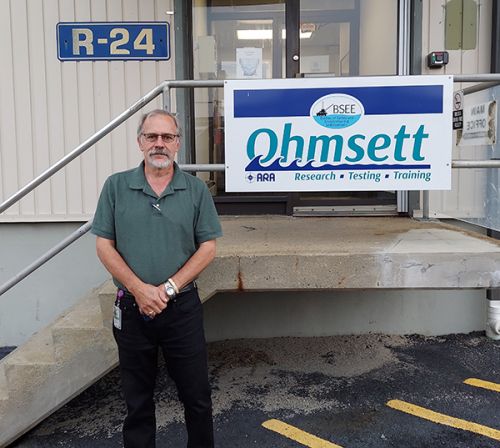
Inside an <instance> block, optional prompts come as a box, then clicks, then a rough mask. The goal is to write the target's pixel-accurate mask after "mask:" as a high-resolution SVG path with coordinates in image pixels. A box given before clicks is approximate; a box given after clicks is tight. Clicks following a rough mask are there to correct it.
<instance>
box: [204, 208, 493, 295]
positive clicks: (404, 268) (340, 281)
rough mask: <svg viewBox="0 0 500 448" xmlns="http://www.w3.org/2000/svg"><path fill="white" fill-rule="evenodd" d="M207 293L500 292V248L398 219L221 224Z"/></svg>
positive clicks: (453, 230)
mask: <svg viewBox="0 0 500 448" xmlns="http://www.w3.org/2000/svg"><path fill="white" fill-rule="evenodd" d="M222 221H223V228H224V237H223V238H221V239H220V240H219V244H218V255H217V259H216V260H215V262H214V263H213V264H212V265H211V266H210V267H209V268H208V269H207V271H206V272H205V273H204V275H203V276H202V278H201V279H200V282H199V283H200V288H201V290H202V291H205V292H206V293H205V294H203V296H205V298H208V296H207V294H209V293H208V291H214V292H215V291H228V290H239V291H242V290H245V291H266V290H276V289H279V290H310V289H316V290H321V289H330V290H331V289H344V288H345V289H358V288H359V289H372V288H377V289H378V288H380V289H386V288H434V289H436V288H437V289H441V288H445V289H448V288H451V289H453V288H494V287H498V286H500V242H498V241H497V240H494V239H491V238H487V237H483V236H481V235H478V234H477V233H473V232H469V231H466V230H462V229H459V228H457V227H455V226H451V225H447V224H443V223H441V222H437V221H432V222H422V221H417V220H414V219H409V218H403V217H396V218H395V217H386V218H379V217H377V218H373V217H370V218H368V217H366V218H365V217H364V218H294V217H287V216H258V217H248V216H245V217H224V218H223V219H222Z"/></svg>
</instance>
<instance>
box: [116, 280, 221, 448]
mask: <svg viewBox="0 0 500 448" xmlns="http://www.w3.org/2000/svg"><path fill="white" fill-rule="evenodd" d="M120 308H121V310H122V329H121V330H118V329H117V328H114V327H113V332H114V336H115V340H116V342H117V344H118V354H119V360H120V373H121V380H122V389H123V393H124V396H125V401H126V404H127V411H128V412H127V417H126V418H125V422H124V425H123V440H124V447H125V448H136V447H137V448H152V447H155V444H156V417H155V403H154V399H153V392H154V387H155V380H156V373H157V360H158V348H161V350H162V352H163V356H164V358H165V362H166V367H167V370H168V373H169V375H170V377H171V378H172V379H173V380H174V382H175V384H176V386H177V391H178V394H179V398H180V400H181V402H182V403H183V405H184V417H185V420H186V428H187V432H188V444H187V446H188V448H195V447H196V448H202V447H203V448H205V447H207V448H208V447H213V446H214V440H213V423H212V401H211V397H210V385H209V383H208V366H207V350H206V342H205V335H204V330H203V307H202V305H201V302H200V299H199V296H198V292H197V290H196V289H193V290H191V291H189V292H186V293H184V294H180V295H179V296H178V297H177V298H176V299H175V301H170V302H169V304H168V306H167V308H166V309H165V310H164V311H163V312H162V313H161V314H159V315H157V316H156V317H155V318H154V319H152V320H144V317H143V316H142V315H141V314H140V312H139V309H138V307H137V305H136V304H135V301H134V299H133V297H131V296H128V295H126V296H125V297H123V298H122V299H121V300H120Z"/></svg>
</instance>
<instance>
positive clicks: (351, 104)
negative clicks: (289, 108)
mask: <svg viewBox="0 0 500 448" xmlns="http://www.w3.org/2000/svg"><path fill="white" fill-rule="evenodd" d="M364 113H365V110H364V107H363V105H362V104H361V102H360V101H358V100H357V99H356V98H354V97H353V96H350V95H345V94H341V93H333V94H331V95H326V96H323V97H321V98H319V99H318V100H316V102H315V103H314V104H313V105H312V107H311V111H310V112H309V114H310V116H311V117H313V118H314V121H316V123H318V124H319V125H321V126H323V127H325V128H328V129H342V128H347V127H349V126H352V125H353V124H354V123H356V122H357V121H358V120H359V119H360V118H361V117H362V116H363V114H364Z"/></svg>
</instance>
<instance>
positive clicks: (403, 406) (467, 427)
mask: <svg viewBox="0 0 500 448" xmlns="http://www.w3.org/2000/svg"><path fill="white" fill-rule="evenodd" d="M387 406H389V407H391V408H393V409H396V410H398V411H402V412H406V413H407V414H412V415H415V416H417V417H420V418H424V419H426V420H430V421H431V422H434V423H439V424H440V425H446V426H451V427H452V428H458V429H463V430H464V431H469V432H474V433H476V434H481V435H483V436H486V437H489V438H490V439H494V440H500V431H499V430H498V429H493V428H489V427H488V426H483V425H479V424H477V423H472V422H468V421H467V420H461V419H459V418H455V417H450V416H449V415H446V414H440V413H439V412H434V411H431V410H429V409H425V408H422V407H420V406H416V405H414V404H411V403H406V402H405V401H400V400H390V401H388V402H387Z"/></svg>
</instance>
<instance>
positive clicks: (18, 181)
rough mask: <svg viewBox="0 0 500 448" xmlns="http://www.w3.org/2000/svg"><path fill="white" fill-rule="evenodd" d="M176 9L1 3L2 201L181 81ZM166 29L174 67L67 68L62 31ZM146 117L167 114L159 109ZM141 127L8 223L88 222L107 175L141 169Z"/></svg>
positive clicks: (96, 150) (12, 213) (165, 5)
mask: <svg viewBox="0 0 500 448" xmlns="http://www.w3.org/2000/svg"><path fill="white" fill-rule="evenodd" d="M172 10H173V7H172V0H107V1H102V0H78V1H68V0H59V1H58V0H0V42H1V44H0V61H2V62H1V64H2V65H1V70H0V202H3V201H4V200H5V199H7V198H9V197H10V196H11V195H12V194H14V193H15V192H16V191H18V190H19V189H20V188H22V187H23V186H24V185H26V184H27V183H28V182H30V181H31V180H32V179H33V178H35V177H36V176H38V175H39V174H40V173H42V172H43V171H45V170H46V169H47V168H48V167H49V166H51V165H52V164H54V163H55V162H57V161H58V160H60V159H61V158H62V157H64V156H65V155H66V154H68V153H69V152H71V151H72V150H73V149H74V148H76V147H77V146H78V145H79V144H80V143H82V142H83V141H85V140H86V139H87V138H88V137H90V136H91V135H92V134H94V133H95V132H96V131H98V130H99V129H101V128H102V127H103V126H105V125H106V124H107V123H108V122H110V121H111V120H112V119H113V118H115V117H116V116H117V115H119V114H120V113H122V112H123V111H124V110H125V109H126V108H128V107H129V106H130V105H132V104H133V103H134V102H136V101H137V100H138V99H139V98H141V97H142V96H143V95H144V94H146V93H147V92H149V91H150V90H151V89H153V88H154V87H155V86H156V85H158V84H159V83H160V82H161V81H163V80H166V79H174V77H175V71H174V63H173V61H174V59H175V55H174V54H173V49H174V39H173V37H174V36H173V34H174V33H173V15H172V14H171V11H172ZM77 21H81V22H88V21H92V22H97V21H104V22H112V21H167V22H170V24H171V33H170V34H171V55H172V57H171V59H170V60H169V61H109V62H108V61H83V62H61V61H59V60H58V58H57V42H56V24H57V23H58V22H77ZM146 107H147V108H149V109H151V108H153V107H161V100H160V99H158V100H155V101H154V102H153V103H151V104H150V105H149V106H146ZM136 124H137V119H134V118H131V119H130V120H129V121H128V122H127V123H125V124H122V125H121V126H120V127H119V128H117V129H115V130H114V131H112V133H111V134H110V135H108V136H106V137H105V138H104V139H103V140H101V141H100V142H99V143H97V144H96V145H95V146H94V147H93V148H91V149H89V150H88V151H87V153H86V154H85V155H83V156H82V157H80V158H78V159H76V160H74V161H72V162H71V163H70V164H69V165H67V166H66V168H64V169H63V170H62V171H61V172H60V173H58V174H57V175H55V176H54V177H53V178H52V179H51V180H50V181H47V182H46V183H44V184H42V185H41V186H39V187H38V188H37V189H36V190H35V191H34V192H33V193H30V194H29V195H28V196H26V197H25V198H24V199H23V200H21V202H20V203H19V204H16V205H14V206H12V207H11V208H10V209H9V210H8V211H6V212H5V213H3V214H1V215H0V221H3V222H6V221H7V222H9V221H10V222H13V221H14V222H15V221H17V222H19V221H28V222H29V221H36V222H40V221H78V220H87V219H88V218H90V217H91V216H92V214H93V212H94V210H95V205H96V201H97V197H98V193H99V191H100V189H101V186H102V184H103V183H104V180H105V179H106V178H107V176H108V175H109V174H110V173H112V172H115V171H120V170H124V169H127V168H129V167H133V166H134V165H136V164H137V163H138V162H139V160H140V157H139V152H138V150H137V145H136V144H135V133H136V129H135V128H136Z"/></svg>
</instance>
